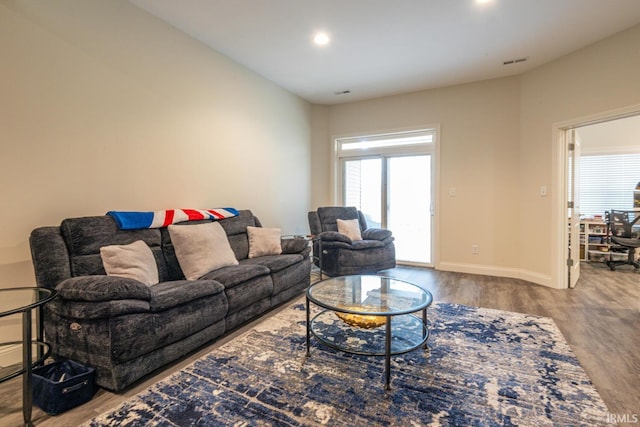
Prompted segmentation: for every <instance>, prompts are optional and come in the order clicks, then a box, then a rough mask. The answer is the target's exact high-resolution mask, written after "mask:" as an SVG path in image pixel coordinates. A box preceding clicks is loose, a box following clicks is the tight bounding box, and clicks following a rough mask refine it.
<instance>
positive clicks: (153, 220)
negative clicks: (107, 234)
mask: <svg viewBox="0 0 640 427" xmlns="http://www.w3.org/2000/svg"><path fill="white" fill-rule="evenodd" d="M107 215H110V216H112V217H113V218H114V219H115V220H116V223H117V224H118V227H119V228H120V229H121V230H137V229H141V228H160V227H166V226H168V225H171V224H175V223H178V222H184V221H197V220H201V219H211V220H218V219H225V218H231V217H234V216H238V211H237V210H236V209H233V208H216V209H167V210H164V211H156V212H123V211H109V212H107Z"/></svg>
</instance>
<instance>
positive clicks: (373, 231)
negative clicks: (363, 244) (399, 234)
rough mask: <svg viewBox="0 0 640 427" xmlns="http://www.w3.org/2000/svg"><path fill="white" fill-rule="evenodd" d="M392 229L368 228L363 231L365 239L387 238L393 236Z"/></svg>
mask: <svg viewBox="0 0 640 427" xmlns="http://www.w3.org/2000/svg"><path fill="white" fill-rule="evenodd" d="M391 235H392V233H391V231H390V230H383V229H382V228H367V229H366V230H364V231H363V232H362V238H363V239H364V240H380V241H382V240H385V239H388V238H389V237H391Z"/></svg>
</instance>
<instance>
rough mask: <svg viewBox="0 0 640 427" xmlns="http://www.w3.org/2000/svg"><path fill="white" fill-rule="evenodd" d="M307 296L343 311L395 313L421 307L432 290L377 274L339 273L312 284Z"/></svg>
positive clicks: (320, 304) (391, 314)
mask: <svg viewBox="0 0 640 427" xmlns="http://www.w3.org/2000/svg"><path fill="white" fill-rule="evenodd" d="M307 297H308V298H309V300H311V301H312V302H313V303H314V304H316V305H319V306H321V307H324V308H327V309H329V310H336V311H340V312H342V313H352V314H367V315H378V316H397V315H402V314H408V313H413V312H416V311H418V310H422V309H424V308H426V307H428V306H429V305H431V302H432V301H433V296H432V295H431V293H430V292H429V291H427V290H425V289H422V288H421V287H419V286H417V285H414V284H413V283H409V282H405V281H402V280H398V279H393V278H390V277H380V276H340V277H333V278H330V279H326V280H322V281H320V282H317V283H314V284H312V285H311V286H310V287H309V289H308V290H307Z"/></svg>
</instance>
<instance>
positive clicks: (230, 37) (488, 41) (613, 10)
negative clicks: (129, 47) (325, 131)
mask: <svg viewBox="0 0 640 427" xmlns="http://www.w3.org/2000/svg"><path fill="white" fill-rule="evenodd" d="M129 1H130V2H131V3H133V4H135V5H137V6H139V7H140V8H142V9H145V10H147V11H148V12H150V13H151V14H153V15H155V16H157V17H159V18H160V19H162V20H164V21H166V22H168V23H169V24H171V25H173V26H174V27H176V28H178V29H180V30H182V31H183V32H185V33H187V34H188V35H190V36H192V37H194V38H195V39H198V40H200V41H202V42H203V43H205V44H207V45H209V46H210V47H212V48H213V49H215V50H216V51H218V52H220V53H222V54H224V55H226V56H228V57H230V58H232V59H233V60H235V61H237V62H239V63H240V64H243V65H244V66H246V67H247V68H249V69H251V70H253V71H255V72H256V73H258V74H260V75H262V76H264V77H266V78H267V79H269V80H272V81H273V82H275V83H276V84H278V85H279V86H282V87H284V88H286V89H288V90H290V91H291V92H294V93H296V94H297V95H299V96H301V97H302V98H304V99H307V100H308V101H310V102H313V103H317V104H336V103H342V102H350V101H355V100H362V99H368V98H375V97H380V96H385V95H392V94H397V93H404V92H413V91H416V90H422V89H429V88H434V87H442V86H448V85H453V84H459V83H465V82H471V81H478V80H484V79H490V78H496V77H503V76H508V75H514V74H520V73H522V72H524V71H528V70H530V69H532V68H535V67H538V66H540V65H542V64H544V63H546V62H549V61H551V60H553V59H556V58H558V57H560V56H563V55H566V54H568V53H570V52H573V51H575V50H577V49H579V48H582V47H584V46H587V45H589V44H592V43H594V42H596V41H598V40H601V39H603V38H605V37H607V36H610V35H612V34H614V33H616V32H619V31H621V30H624V29H626V28H629V27H632V26H633V25H635V24H637V23H639V22H640V0H493V2H491V3H489V4H477V3H476V2H475V1H474V0H393V1H391V0H179V1H176V0H129ZM319 30H322V31H325V32H327V33H328V34H329V35H330V37H331V43H330V44H329V45H328V46H325V47H317V46H315V45H314V44H313V43H312V38H313V34H314V32H316V31H319ZM523 57H526V58H528V60H527V61H525V62H522V63H518V64H514V65H508V66H505V65H503V61H506V60H511V59H516V58H523ZM345 90H349V91H351V93H349V94H342V95H336V94H335V92H339V91H345Z"/></svg>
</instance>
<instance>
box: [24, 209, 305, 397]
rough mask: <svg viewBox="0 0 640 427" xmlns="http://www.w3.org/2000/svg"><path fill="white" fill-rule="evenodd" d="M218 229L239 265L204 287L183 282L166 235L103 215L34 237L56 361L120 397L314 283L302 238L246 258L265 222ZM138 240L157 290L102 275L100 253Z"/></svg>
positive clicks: (231, 221)
mask: <svg viewBox="0 0 640 427" xmlns="http://www.w3.org/2000/svg"><path fill="white" fill-rule="evenodd" d="M202 222H204V221H194V222H193V223H202ZM219 222H220V224H221V225H222V227H223V229H224V231H225V232H226V234H227V238H228V239H229V242H230V244H231V248H232V249H233V251H234V253H235V256H236V258H237V259H238V261H239V265H234V266H228V267H223V268H220V269H218V270H214V271H212V272H210V273H208V274H205V275H204V276H203V277H201V278H200V279H199V280H185V277H184V275H183V273H182V270H181V269H180V265H179V263H178V260H177V258H176V255H175V251H174V248H173V246H172V244H171V239H170V236H169V232H168V230H167V229H166V228H156V229H143V230H120V229H119V228H118V227H117V225H116V222H115V221H114V219H113V218H112V217H111V216H97V217H84V218H69V219H65V220H64V221H62V223H61V224H60V226H54V227H41V228H37V229H35V230H34V231H33V232H32V233H31V236H30V245H31V254H32V259H33V264H34V268H35V274H36V281H37V283H38V286H42V287H46V288H50V289H56V290H57V291H58V297H57V298H56V299H54V300H53V301H52V302H50V303H49V304H47V305H46V306H45V307H44V329H45V339H46V340H47V341H48V342H49V343H50V344H51V347H52V354H53V355H54V357H64V358H70V359H73V360H76V361H78V362H80V363H83V364H86V365H89V366H91V367H93V368H94V369H95V371H96V382H97V384H98V385H100V386H101V387H104V388H106V389H109V390H114V391H119V390H122V389H124V388H125V387H127V386H128V385H130V384H131V383H133V382H134V381H136V380H138V379H139V378H141V377H143V376H144V375H146V374H148V373H150V372H152V371H154V370H155V369H158V368H160V367H161V366H163V365H165V364H167V363H169V362H171V361H174V360H176V359H179V358H180V357H182V356H184V355H186V354H187V353H189V352H191V351H193V350H194V349H197V348H198V347H200V346H202V345H203V344H205V343H208V342H210V341H212V340H213V339H215V338H217V337H220V336H221V335H223V334H225V333H226V332H228V331H230V330H232V329H234V328H236V327H237V326H239V325H241V324H242V323H245V322H247V321H248V320H250V319H253V318H255V317H257V316H259V315H261V314H262V313H264V312H266V311H267V310H269V309H271V308H272V307H274V306H276V305H278V304H280V303H282V302H284V301H287V300H289V299H291V298H292V297H294V296H296V295H299V294H300V293H301V292H302V291H303V290H304V289H306V287H307V286H308V285H309V280H310V269H311V263H310V261H309V257H308V255H309V248H308V246H307V242H306V241H305V240H304V239H283V240H282V250H283V253H282V254H281V255H273V256H264V257H258V258H252V259H248V258H247V257H248V252H249V243H248V238H247V226H258V227H259V226H261V225H260V222H259V220H258V219H257V218H256V217H254V215H253V214H252V213H251V211H249V210H243V211H240V214H239V215H238V216H237V217H233V218H228V219H224V220H221V221H219ZM190 223H191V222H190ZM190 223H187V224H190ZM136 240H142V241H144V242H145V243H146V244H147V245H148V246H149V247H150V248H151V251H152V253H153V255H154V258H155V260H156V263H157V266H158V273H159V278H160V283H159V284H157V285H153V286H147V285H145V284H143V283H141V282H138V281H137V280H133V279H128V278H121V277H114V276H107V275H106V273H105V270H104V268H103V266H102V260H101V257H100V247H102V246H108V245H126V244H129V243H132V242H134V241H136Z"/></svg>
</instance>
